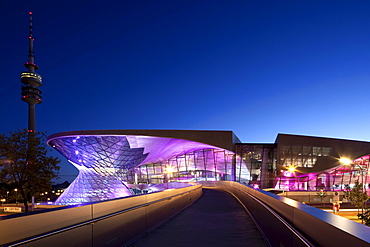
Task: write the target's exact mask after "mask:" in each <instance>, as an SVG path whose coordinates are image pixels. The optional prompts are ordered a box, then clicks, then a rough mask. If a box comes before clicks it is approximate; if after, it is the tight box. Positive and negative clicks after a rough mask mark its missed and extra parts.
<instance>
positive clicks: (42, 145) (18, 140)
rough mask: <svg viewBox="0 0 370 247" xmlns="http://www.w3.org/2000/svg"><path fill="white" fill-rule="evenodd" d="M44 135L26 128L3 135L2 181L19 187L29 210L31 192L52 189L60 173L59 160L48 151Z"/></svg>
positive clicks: (0, 141)
mask: <svg viewBox="0 0 370 247" xmlns="http://www.w3.org/2000/svg"><path fill="white" fill-rule="evenodd" d="M45 137H46V136H45V133H43V132H37V133H35V132H27V131H26V130H24V131H21V130H18V131H15V132H9V135H8V136H6V135H3V134H2V135H0V183H1V182H2V183H6V184H12V185H13V186H15V188H17V190H18V192H19V194H20V198H21V200H22V201H23V204H24V207H25V211H26V212H28V201H29V200H30V199H31V196H32V195H35V194H37V193H40V192H44V191H47V190H49V189H50V188H51V181H52V179H54V178H57V177H58V176H57V173H58V170H59V166H58V164H59V162H60V161H59V159H58V158H55V157H52V156H48V155H47V152H48V151H50V149H49V150H48V149H47V146H46V142H45Z"/></svg>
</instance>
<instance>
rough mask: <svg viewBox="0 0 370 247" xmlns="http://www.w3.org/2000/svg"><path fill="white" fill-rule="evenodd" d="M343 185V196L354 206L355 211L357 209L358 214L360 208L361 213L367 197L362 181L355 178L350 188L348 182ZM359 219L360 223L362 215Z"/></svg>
mask: <svg viewBox="0 0 370 247" xmlns="http://www.w3.org/2000/svg"><path fill="white" fill-rule="evenodd" d="M345 187H346V190H345V195H344V198H346V199H347V200H348V201H350V202H351V204H352V205H354V206H356V208H357V211H358V216H359V215H360V209H362V214H363V213H364V205H365V202H366V201H367V200H368V199H369V197H368V195H367V193H366V191H365V190H364V185H363V183H360V182H359V181H358V180H356V181H355V185H354V186H353V188H351V187H350V186H349V185H348V184H346V185H345ZM359 218H360V217H359ZM360 219H361V220H362V223H363V222H364V218H363V217H362V218H360Z"/></svg>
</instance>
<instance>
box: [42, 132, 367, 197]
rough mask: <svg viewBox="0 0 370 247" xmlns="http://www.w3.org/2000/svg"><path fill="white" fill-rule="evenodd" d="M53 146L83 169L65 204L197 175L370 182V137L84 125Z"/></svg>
mask: <svg viewBox="0 0 370 247" xmlns="http://www.w3.org/2000/svg"><path fill="white" fill-rule="evenodd" d="M48 144H49V145H50V146H52V147H53V148H55V149H56V150H58V151H59V152H60V153H61V154H62V155H64V156H65V157H66V158H67V159H68V160H69V161H70V162H71V163H72V164H73V165H74V166H75V167H76V168H77V169H78V170H79V175H78V176H77V178H76V179H75V180H74V181H73V182H72V184H71V185H70V186H69V187H68V189H67V190H65V192H64V193H63V194H62V195H61V196H60V197H59V198H58V200H57V202H56V203H59V204H78V203H83V202H92V201H100V200H107V199H112V198H118V197H123V196H129V195H131V194H132V191H133V189H135V190H137V189H140V190H141V189H142V188H138V186H135V185H139V184H142V186H141V187H143V184H145V191H148V192H150V191H151V187H152V188H154V186H155V187H156V188H158V184H167V187H163V188H169V187H168V184H172V185H173V186H179V185H178V183H177V182H197V181H222V180H224V181H227V180H232V181H238V182H241V183H245V184H249V185H254V186H256V187H260V188H268V187H270V188H280V189H284V190H319V189H326V190H340V189H343V185H344V184H350V183H353V181H354V180H355V179H360V182H362V181H363V182H364V183H368V176H367V171H368V167H369V154H370V143H369V142H360V141H350V140H341V139H332V138H322V137H311V136H299V135H286V134H279V135H278V136H277V138H276V141H275V143H241V141H240V140H239V139H238V138H237V137H236V135H235V134H234V133H233V132H232V131H196V130H86V131H72V132H64V133H57V134H54V135H51V136H49V137H48ZM344 158H346V159H344ZM344 161H347V164H345V163H343V162H344ZM348 161H349V162H348ZM175 184H176V185H175ZM153 191H154V189H153Z"/></svg>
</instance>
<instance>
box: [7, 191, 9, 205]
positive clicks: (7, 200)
mask: <svg viewBox="0 0 370 247" xmlns="http://www.w3.org/2000/svg"><path fill="white" fill-rule="evenodd" d="M6 203H9V191H7V192H6Z"/></svg>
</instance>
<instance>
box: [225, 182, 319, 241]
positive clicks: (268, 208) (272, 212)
mask: <svg viewBox="0 0 370 247" xmlns="http://www.w3.org/2000/svg"><path fill="white" fill-rule="evenodd" d="M223 186H225V185H223ZM228 186H230V185H228ZM230 187H232V188H235V189H237V190H239V191H240V192H242V193H244V194H246V195H248V196H249V197H251V198H252V199H253V200H255V201H256V202H258V203H259V204H260V205H261V206H263V207H264V208H265V209H266V210H267V211H269V212H270V213H271V214H272V215H273V216H274V217H275V218H277V219H278V220H279V221H280V222H281V223H282V224H284V225H285V226H286V227H287V228H288V230H290V231H291V232H292V233H293V234H294V235H295V236H296V237H297V238H299V239H300V240H301V241H302V243H303V244H305V245H306V246H308V247H314V246H315V245H314V244H312V243H311V242H310V241H308V240H307V239H306V238H305V237H304V236H303V235H302V234H301V233H299V232H298V231H297V230H296V229H295V228H294V227H292V226H291V225H290V224H289V223H288V222H287V221H286V220H284V219H283V218H282V217H281V216H280V215H279V214H277V213H276V212H275V211H274V210H272V209H271V208H270V207H269V206H267V205H266V204H265V203H263V202H262V201H261V200H259V199H258V198H256V197H255V196H253V195H252V194H251V193H249V192H247V191H244V190H241V189H239V188H237V187H235V186H230Z"/></svg>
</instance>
